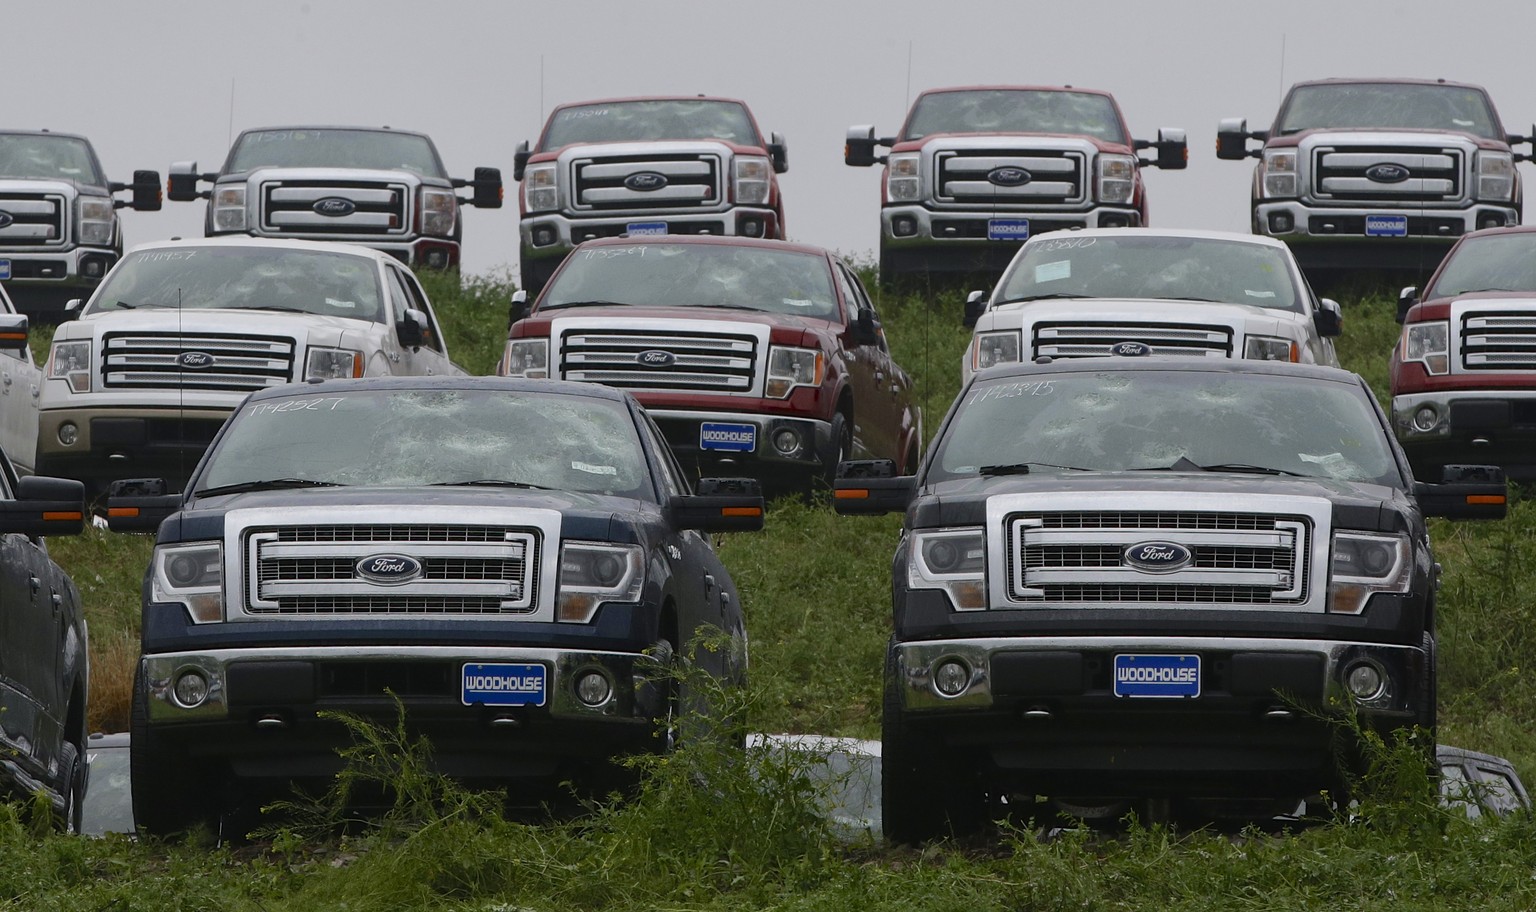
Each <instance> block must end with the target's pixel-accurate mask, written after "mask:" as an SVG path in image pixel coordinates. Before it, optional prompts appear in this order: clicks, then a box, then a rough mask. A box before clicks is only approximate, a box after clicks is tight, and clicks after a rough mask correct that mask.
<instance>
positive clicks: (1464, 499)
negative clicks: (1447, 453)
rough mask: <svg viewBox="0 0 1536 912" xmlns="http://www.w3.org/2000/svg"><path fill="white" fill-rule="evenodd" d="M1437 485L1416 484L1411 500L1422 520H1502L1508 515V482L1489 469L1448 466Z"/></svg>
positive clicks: (1496, 469) (1497, 470)
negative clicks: (1436, 518) (1441, 518)
mask: <svg viewBox="0 0 1536 912" xmlns="http://www.w3.org/2000/svg"><path fill="white" fill-rule="evenodd" d="M1440 478H1441V482H1440V484H1425V483H1424V482H1415V483H1414V485H1413V496H1414V499H1415V500H1417V501H1418V502H1419V509H1420V510H1423V511H1424V515H1425V516H1443V517H1445V518H1447V519H1503V518H1504V517H1505V516H1506V515H1507V514H1508V512H1509V482H1508V481H1506V480H1505V478H1504V470H1503V469H1501V468H1499V467H1498V466H1491V465H1448V466H1446V467H1445V468H1444V469H1443V470H1441V476H1440Z"/></svg>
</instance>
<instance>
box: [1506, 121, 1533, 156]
mask: <svg viewBox="0 0 1536 912" xmlns="http://www.w3.org/2000/svg"><path fill="white" fill-rule="evenodd" d="M1504 141H1505V142H1507V143H1509V144H1510V145H1511V146H1519V145H1529V146H1530V147H1531V148H1532V149H1533V150H1536V124H1533V125H1532V126H1531V132H1530V133H1527V134H1526V135H1525V136H1517V135H1516V134H1514V133H1511V134H1509V135H1508V136H1506V137H1504ZM1533 159H1536V154H1526V155H1521V154H1520V153H1518V152H1516V153H1515V161H1517V162H1519V161H1531V160H1533Z"/></svg>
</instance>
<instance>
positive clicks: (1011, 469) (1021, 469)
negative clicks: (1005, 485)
mask: <svg viewBox="0 0 1536 912" xmlns="http://www.w3.org/2000/svg"><path fill="white" fill-rule="evenodd" d="M1030 466H1040V467H1041V468H1046V469H1066V470H1067V471H1068V472H1092V471H1094V470H1093V469H1085V468H1083V467H1082V466H1069V465H1057V464H1056V463H1054V462H1013V463H1009V464H1007V465H989V466H982V467H981V468H979V469H977V470H976V474H977V475H982V476H985V477H992V476H995V475H1028V474H1029V470H1030Z"/></svg>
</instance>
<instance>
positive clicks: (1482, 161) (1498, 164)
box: [1477, 152, 1515, 203]
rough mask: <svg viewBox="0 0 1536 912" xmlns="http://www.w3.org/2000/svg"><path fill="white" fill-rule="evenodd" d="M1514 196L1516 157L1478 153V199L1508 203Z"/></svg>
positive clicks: (1507, 154) (1499, 153)
mask: <svg viewBox="0 0 1536 912" xmlns="http://www.w3.org/2000/svg"><path fill="white" fill-rule="evenodd" d="M1514 194H1515V160H1514V157H1513V156H1511V155H1510V154H1509V153H1508V152H1479V153H1477V198H1478V199H1480V200H1485V201H1488V202H1500V203H1507V202H1509V201H1510V198H1511V197H1513V196H1514Z"/></svg>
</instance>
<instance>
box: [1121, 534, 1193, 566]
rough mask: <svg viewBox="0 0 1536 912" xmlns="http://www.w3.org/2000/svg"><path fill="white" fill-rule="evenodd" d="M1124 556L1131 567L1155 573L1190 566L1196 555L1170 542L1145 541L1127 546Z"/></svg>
mask: <svg viewBox="0 0 1536 912" xmlns="http://www.w3.org/2000/svg"><path fill="white" fill-rule="evenodd" d="M1124 555H1125V562H1126V563H1127V564H1129V565H1130V566H1132V567H1135V568H1136V569H1137V570H1149V571H1151V572H1153V573H1166V572H1167V571H1169V570H1178V569H1180V568H1181V567H1187V566H1189V563H1190V561H1192V560H1194V559H1195V555H1194V553H1193V552H1191V551H1190V550H1189V549H1188V548H1186V547H1184V546H1183V545H1181V544H1178V543H1177V542H1169V541H1145V542H1137V543H1136V544H1134V545H1127V546H1126V548H1125V551H1124Z"/></svg>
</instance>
